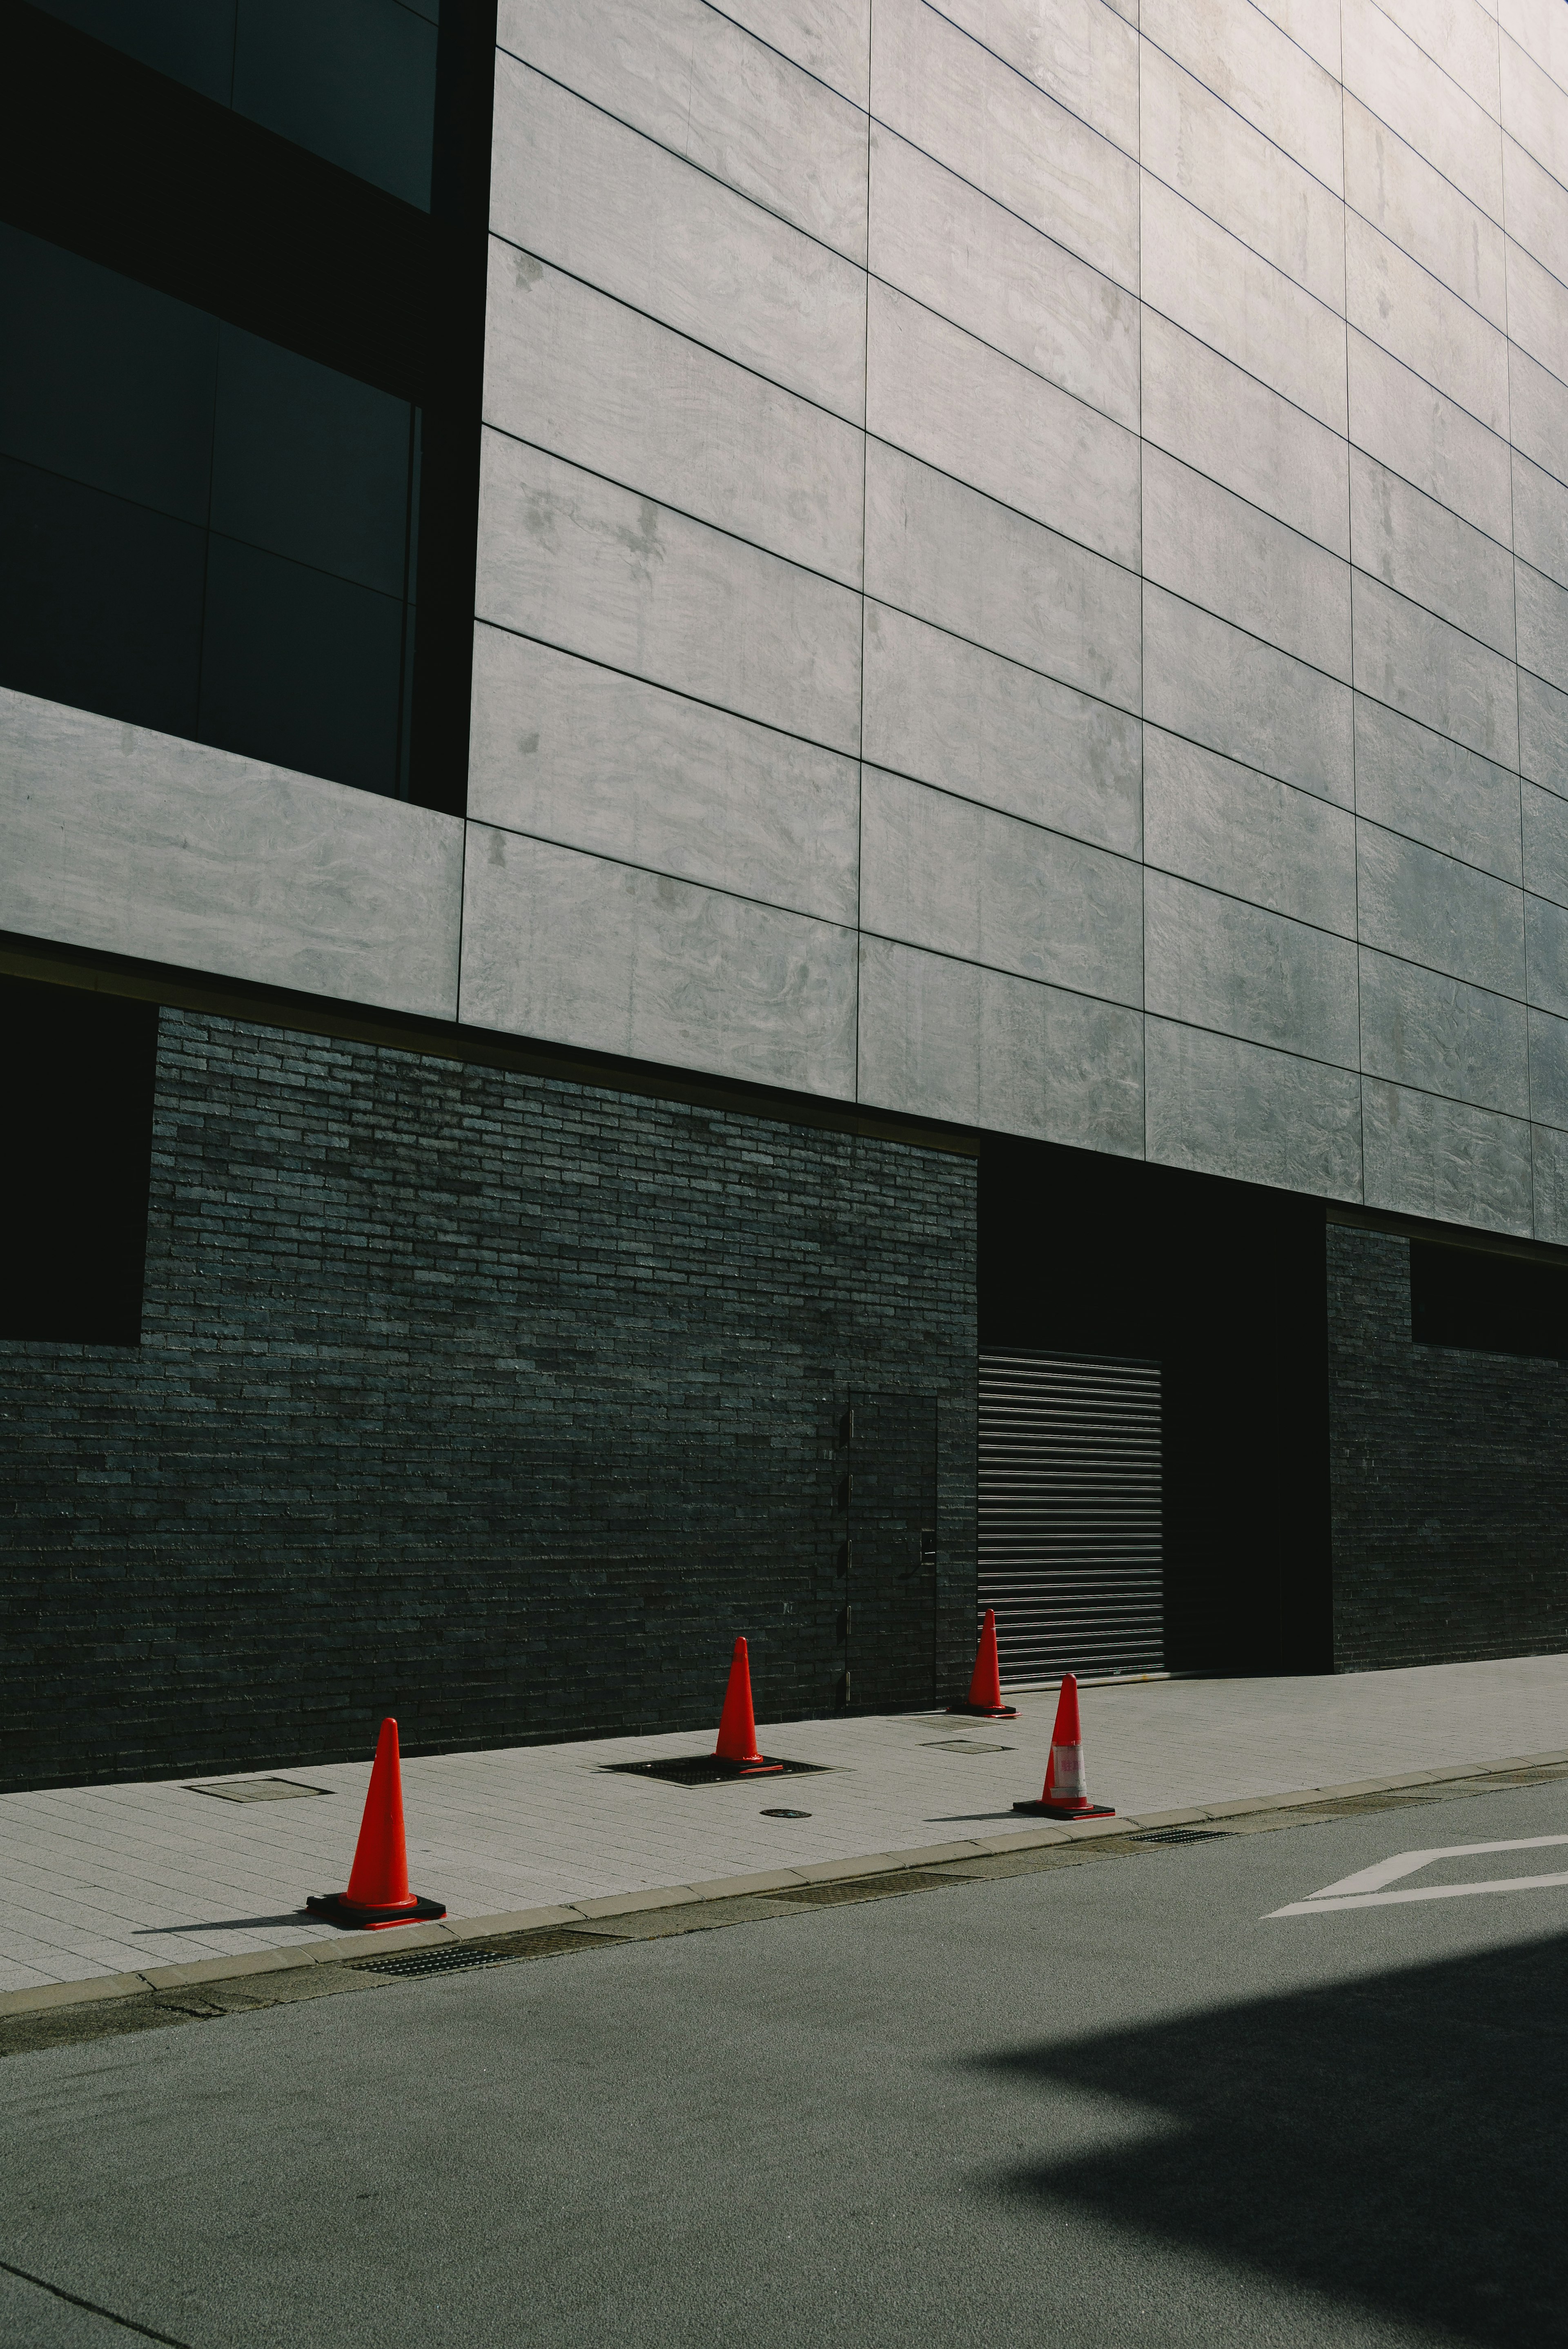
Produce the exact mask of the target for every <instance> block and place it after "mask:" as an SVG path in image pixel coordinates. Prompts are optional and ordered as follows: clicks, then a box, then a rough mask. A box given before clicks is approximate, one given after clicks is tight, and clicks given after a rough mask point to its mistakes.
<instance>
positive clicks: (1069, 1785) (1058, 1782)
mask: <svg viewBox="0 0 1568 2349" xmlns="http://www.w3.org/2000/svg"><path fill="white" fill-rule="evenodd" d="M1051 1790H1052V1792H1053V1793H1054V1794H1057V1795H1081V1794H1083V1793H1084V1792H1085V1791H1086V1789H1085V1786H1084V1767H1083V1747H1082V1746H1081V1745H1053V1746H1052V1748H1051Z"/></svg>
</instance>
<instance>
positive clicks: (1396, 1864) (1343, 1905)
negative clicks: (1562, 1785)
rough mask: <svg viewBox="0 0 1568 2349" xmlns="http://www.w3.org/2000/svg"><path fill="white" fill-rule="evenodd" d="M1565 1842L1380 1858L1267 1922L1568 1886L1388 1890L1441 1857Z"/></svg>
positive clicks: (1522, 1840)
mask: <svg viewBox="0 0 1568 2349" xmlns="http://www.w3.org/2000/svg"><path fill="white" fill-rule="evenodd" d="M1565 1843H1568V1835H1549V1836H1516V1837H1513V1838H1512V1839H1511V1841H1509V1842H1507V1843H1449V1844H1439V1845H1438V1846H1436V1847H1434V1848H1433V1849H1431V1850H1429V1851H1397V1852H1396V1853H1395V1854H1394V1856H1393V1857H1392V1858H1391V1859H1380V1860H1378V1861H1377V1863H1376V1865H1375V1866H1373V1867H1371V1868H1362V1869H1361V1870H1360V1871H1359V1872H1358V1873H1357V1875H1355V1876H1342V1877H1341V1878H1340V1879H1339V1881H1338V1882H1337V1883H1336V1884H1326V1885H1325V1886H1324V1888H1323V1889H1322V1891H1321V1892H1315V1893H1314V1894H1313V1895H1312V1897H1311V1899H1307V1900H1293V1901H1292V1902H1291V1903H1290V1905H1289V1906H1288V1908H1284V1909H1270V1910H1269V1913H1268V1916H1267V1917H1265V1918H1264V1924H1268V1923H1270V1922H1271V1921H1272V1920H1273V1919H1274V1918H1275V1917H1315V1916H1317V1915H1318V1914H1319V1913H1320V1912H1321V1911H1322V1910H1324V1909H1385V1908H1391V1907H1393V1906H1394V1905H1395V1903H1397V1902H1398V1901H1406V1900H1463V1899H1469V1898H1470V1897H1471V1896H1473V1895H1474V1894H1476V1893H1478V1892H1534V1891H1539V1890H1541V1889H1542V1888H1544V1887H1546V1886H1548V1885H1561V1884H1568V1874H1564V1875H1561V1876H1491V1877H1488V1878H1485V1879H1484V1880H1483V1881H1482V1882H1481V1883H1480V1884H1419V1885H1412V1886H1408V1887H1407V1888H1406V1889H1405V1890H1403V1891H1401V1892H1388V1891H1385V1890H1384V1889H1383V1888H1384V1887H1385V1886H1386V1885H1389V1884H1394V1883H1397V1882H1398V1879H1399V1878H1400V1877H1401V1876H1414V1875H1415V1874H1416V1873H1417V1871H1418V1869H1420V1868H1429V1867H1430V1866H1431V1864H1432V1862H1433V1861H1434V1860H1436V1859H1467V1858H1470V1857H1473V1856H1474V1855H1475V1854H1476V1853H1477V1852H1487V1851H1540V1850H1541V1849H1542V1848H1543V1847H1544V1846H1546V1845H1547V1844H1565Z"/></svg>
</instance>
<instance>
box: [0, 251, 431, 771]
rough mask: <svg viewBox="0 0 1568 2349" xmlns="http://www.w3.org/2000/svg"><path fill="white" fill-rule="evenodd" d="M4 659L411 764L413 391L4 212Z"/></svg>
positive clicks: (129, 713)
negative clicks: (117, 266)
mask: <svg viewBox="0 0 1568 2349" xmlns="http://www.w3.org/2000/svg"><path fill="white" fill-rule="evenodd" d="M0 305H3V307H4V312H5V317H6V321H7V328H8V332H7V336H6V342H5V353H6V356H5V360H4V362H3V363H0V546H3V547H4V549H5V554H4V559H3V560H0V678H3V679H4V681H5V683H6V684H8V685H11V686H15V687H16V688H19V689H20V690H22V691H23V692H26V693H36V694H39V695H42V696H44V697H45V698H47V699H50V700H55V701H66V702H70V703H73V704H74V705H76V706H77V708H80V709H97V710H101V711H103V712H104V713H105V714H106V715H107V716H109V717H112V718H123V719H129V720H131V721H132V722H134V723H136V724H139V725H146V726H154V727H158V728H160V730H163V731H164V732H166V733H171V734H181V735H185V736H187V737H189V738H191V740H196V741H201V742H212V743H215V744H217V745H218V746H219V747H220V748H222V749H223V750H239V751H243V752H245V753H247V754H248V755H250V756H251V757H253V758H258V759H264V760H267V761H271V762H273V763H274V764H276V765H280V766H286V767H293V768H297V769H299V770H301V771H304V773H307V774H314V775H324V776H326V777H328V778H329V779H330V780H331V781H335V782H344V783H353V784H356V785H357V786H358V787H359V788H360V789H362V790H366V791H375V792H391V793H397V792H406V791H407V762H408V734H409V724H408V719H409V701H410V680H411V676H412V661H413V565H414V553H415V550H414V545H413V530H412V516H413V514H414V512H415V511H416V498H417V493H418V471H419V443H420V416H419V411H418V409H416V408H415V407H413V406H412V405H411V404H410V403H409V402H408V401H407V400H402V399H398V398H395V397H394V396H393V395H392V394H391V393H389V392H387V391H381V390H377V389H375V388H372V387H371V386H370V385H368V384H365V383H360V382H357V381H356V380H355V379H354V378H352V377H349V376H346V375H343V374H340V373H338V372H337V371H336V370H335V369H334V368H332V367H323V366H321V365H320V364H319V363H318V362H316V361H315V360H314V359H307V358H302V357H299V356H298V355H297V354H296V353H294V352H293V351H287V350H284V349H282V348H281V347H279V346H278V345H276V344H274V343H270V342H266V341H263V339H262V338H261V337H260V336H256V335H253V334H247V333H246V332H244V331H243V329H242V328H241V327H238V326H231V325H228V324H225V323H224V322H222V321H221V320H219V319H217V318H215V317H212V316H209V315H208V314H207V313H206V312H204V311H201V310H197V309H194V308H192V307H191V305H189V304H188V303H184V302H179V301H176V300H174V299H173V298H172V297H171V296H170V295H166V294H161V293H158V292H156V291H155V290H154V289H153V288H151V287H150V286H147V285H141V284H139V283H138V282H137V281H135V280H133V279H131V278H129V277H125V276H121V275H119V274H117V273H116V272H115V271H113V270H110V269H106V268H103V267H102V266H100V265H99V264H98V263H96V262H91V261H87V260H83V259H82V258H80V257H79V256H78V255H77V254H71V253H67V252H66V251H65V250H64V249H63V248H62V247H60V246H58V245H55V244H50V243H46V242H45V241H44V240H43V239H41V238H39V237H35V236H29V235H27V234H26V233H24V232H23V231H21V230H19V229H15V228H9V227H5V226H0Z"/></svg>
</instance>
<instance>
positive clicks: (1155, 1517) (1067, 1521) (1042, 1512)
mask: <svg viewBox="0 0 1568 2349" xmlns="http://www.w3.org/2000/svg"><path fill="white" fill-rule="evenodd" d="M980 1605H981V1607H982V1608H983V1609H984V1608H986V1607H994V1608H995V1610H996V1636H997V1640H998V1644H999V1646H1000V1649H1001V1657H1002V1677H1003V1679H1004V1680H1005V1681H1011V1682H1015V1683H1016V1682H1025V1681H1043V1680H1055V1679H1056V1678H1057V1676H1058V1675H1059V1674H1060V1673H1062V1672H1063V1671H1072V1672H1077V1673H1078V1674H1079V1675H1080V1676H1081V1675H1084V1674H1088V1675H1089V1676H1091V1677H1096V1676H1099V1675H1102V1674H1106V1675H1109V1674H1112V1673H1118V1672H1151V1671H1161V1670H1162V1669H1163V1667H1164V1632H1165V1626H1164V1577H1163V1559H1162V1556H1161V1431H1160V1365H1159V1363H1158V1362H1137V1361H1120V1360H1118V1359H1116V1358H1114V1357H1110V1356H1106V1355H1093V1354H1037V1353H1023V1352H1016V1351H1008V1352H1005V1353H989V1354H982V1355H981V1357H980Z"/></svg>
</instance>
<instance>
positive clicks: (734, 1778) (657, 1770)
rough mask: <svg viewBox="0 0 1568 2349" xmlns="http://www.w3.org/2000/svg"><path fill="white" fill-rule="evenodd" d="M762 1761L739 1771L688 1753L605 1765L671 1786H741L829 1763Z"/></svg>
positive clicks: (709, 1757)
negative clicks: (656, 1760) (659, 1758)
mask: <svg viewBox="0 0 1568 2349" xmlns="http://www.w3.org/2000/svg"><path fill="white" fill-rule="evenodd" d="M763 1763H764V1766H763V1767H762V1768H760V1769H753V1770H740V1769H738V1768H737V1767H736V1765H735V1764H733V1763H730V1762H719V1761H717V1760H716V1759H715V1758H714V1756H713V1755H712V1754H676V1756H675V1757H674V1758H673V1759H672V1760H669V1761H666V1762H606V1763H605V1764H603V1767H604V1768H605V1769H606V1770H610V1771H618V1772H620V1773H621V1774H622V1775H624V1776H625V1777H628V1778H665V1779H667V1780H668V1782H669V1784H670V1785H672V1786H740V1785H755V1784H756V1782H757V1780H758V1779H759V1778H799V1777H803V1776H805V1775H807V1774H808V1773H809V1772H811V1771H815V1770H821V1769H825V1768H826V1766H827V1764H825V1763H821V1762H779V1761H776V1760H775V1759H774V1757H773V1755H772V1754H765V1755H764V1756H763Z"/></svg>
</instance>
